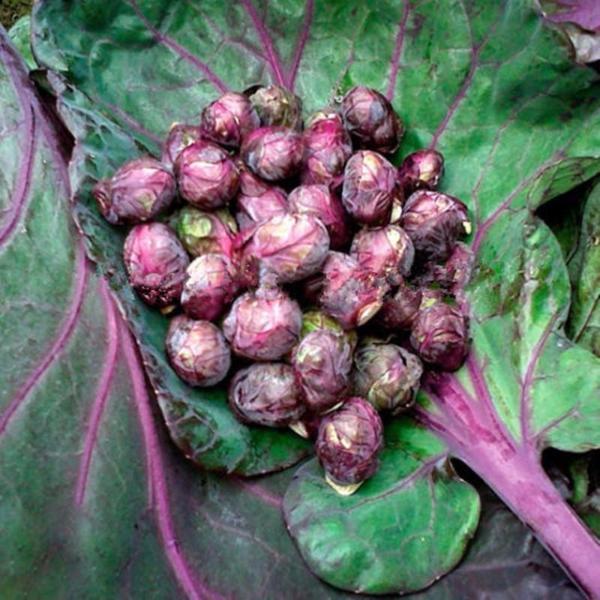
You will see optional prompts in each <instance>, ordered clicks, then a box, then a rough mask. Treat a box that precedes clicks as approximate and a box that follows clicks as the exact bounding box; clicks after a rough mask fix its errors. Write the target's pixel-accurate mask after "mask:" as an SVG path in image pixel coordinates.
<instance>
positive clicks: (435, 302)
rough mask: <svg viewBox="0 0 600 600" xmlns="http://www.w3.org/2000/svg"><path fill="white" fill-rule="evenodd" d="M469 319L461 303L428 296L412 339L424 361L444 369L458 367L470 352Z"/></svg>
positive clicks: (419, 313)
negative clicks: (447, 301) (453, 304)
mask: <svg viewBox="0 0 600 600" xmlns="http://www.w3.org/2000/svg"><path fill="white" fill-rule="evenodd" d="M468 329H469V328H468V320H467V318H466V316H465V315H464V314H463V313H462V312H461V311H460V309H459V308H458V307H455V306H451V305H449V304H446V303H445V302H443V301H442V300H441V299H440V298H439V297H436V295H435V294H434V295H432V296H428V295H427V296H424V299H423V301H422V303H421V308H420V309H419V312H418V313H417V316H416V318H415V322H414V325H413V329H412V332H411V336H410V342H411V344H412V346H413V348H414V349H415V351H416V352H417V354H418V355H419V356H420V357H421V359H422V360H423V361H425V362H426V363H429V364H430V365H433V366H434V367H438V368H439V369H441V370H443V371H456V370H457V369H458V368H460V366H461V365H462V364H463V362H464V360H465V358H466V356H467V354H468V352H469V331H468Z"/></svg>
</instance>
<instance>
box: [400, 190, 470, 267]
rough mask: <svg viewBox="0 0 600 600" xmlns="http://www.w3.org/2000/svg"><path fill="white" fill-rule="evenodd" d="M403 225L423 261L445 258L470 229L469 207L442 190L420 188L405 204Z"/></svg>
mask: <svg viewBox="0 0 600 600" xmlns="http://www.w3.org/2000/svg"><path fill="white" fill-rule="evenodd" d="M401 223H402V228H403V229H404V231H406V233H408V235H409V236H410V238H411V239H412V241H413V245H414V247H415V250H416V251H417V258H418V259H419V260H421V261H423V262H424V261H428V260H434V261H443V260H446V259H447V258H448V257H449V256H450V254H451V252H452V250H453V249H454V246H455V245H456V240H457V239H458V237H459V236H460V235H462V234H464V233H467V234H468V233H470V232H471V224H470V222H469V216H468V213H467V207H466V206H465V205H464V204H463V203H462V202H461V201H460V200H457V199H456V198H453V197H452V196H447V195H446V194H442V193H441V192H433V191H429V190H417V191H416V192H415V193H414V194H412V195H411V196H410V197H409V198H408V199H407V200H406V204H405V205H404V210H403V213H402V220H401Z"/></svg>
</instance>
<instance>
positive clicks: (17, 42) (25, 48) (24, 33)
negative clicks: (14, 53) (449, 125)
mask: <svg viewBox="0 0 600 600" xmlns="http://www.w3.org/2000/svg"><path fill="white" fill-rule="evenodd" d="M8 37H9V38H10V41H11V42H12V43H13V45H14V46H15V48H16V49H17V50H18V52H19V54H20V55H21V58H22V59H23V60H24V61H25V64H26V65H27V68H28V69H35V68H36V66H37V64H36V62H35V59H34V58H33V53H32V52H31V39H30V38H31V17H30V16H29V15H24V16H23V17H21V18H20V19H19V20H18V21H17V22H16V23H15V24H14V25H13V26H12V27H11V28H10V30H9V32H8Z"/></svg>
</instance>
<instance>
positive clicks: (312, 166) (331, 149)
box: [302, 112, 352, 187]
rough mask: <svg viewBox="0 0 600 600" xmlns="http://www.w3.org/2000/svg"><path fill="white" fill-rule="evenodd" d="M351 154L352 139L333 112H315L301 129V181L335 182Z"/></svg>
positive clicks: (334, 183)
mask: <svg viewBox="0 0 600 600" xmlns="http://www.w3.org/2000/svg"><path fill="white" fill-rule="evenodd" d="M351 155H352V141H351V140H350V136H349V135H348V132H347V131H346V130H345V128H344V123H343V121H342V118H341V117H340V115H339V114H338V113H335V112H318V113H317V114H315V115H314V116H313V117H312V118H311V120H310V121H309V124H308V127H307V128H306V130H305V131H304V162H303V167H302V183H303V184H306V185H310V184H315V183H316V184H323V185H328V186H330V185H331V186H334V187H335V186H336V185H337V183H338V181H339V180H340V179H341V176H342V173H343V172H344V166H345V164H346V161H347V160H348V159H349V158H350V156H351Z"/></svg>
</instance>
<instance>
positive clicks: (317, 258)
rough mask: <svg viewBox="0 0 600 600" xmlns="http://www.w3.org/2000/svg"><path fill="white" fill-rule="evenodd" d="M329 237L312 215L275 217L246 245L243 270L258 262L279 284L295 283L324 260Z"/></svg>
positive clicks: (259, 228) (311, 272) (314, 270)
mask: <svg viewBox="0 0 600 600" xmlns="http://www.w3.org/2000/svg"><path fill="white" fill-rule="evenodd" d="M328 250H329V235H328V233H327V229H326V228H325V225H323V223H321V221H320V220H319V219H317V218H316V217H315V216H313V215H297V214H296V215H291V214H285V215H278V216H275V217H272V218H271V219H269V220H268V221H265V222H264V223H262V224H261V225H259V226H258V227H257V228H256V230H255V231H254V233H253V234H252V237H251V238H250V239H249V241H248V242H247V243H246V245H245V247H244V253H243V263H244V268H245V269H248V270H249V269H250V267H249V266H248V265H251V264H255V265H256V261H258V262H259V263H260V268H261V270H262V271H263V272H271V273H274V274H275V275H276V276H277V279H278V281H279V282H281V283H289V282H293V281H299V280H300V279H304V278H305V277H308V276H309V275H313V274H314V273H317V272H318V271H319V269H320V268H321V265H322V264H323V262H324V261H325V258H326V257H327V252H328Z"/></svg>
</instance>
